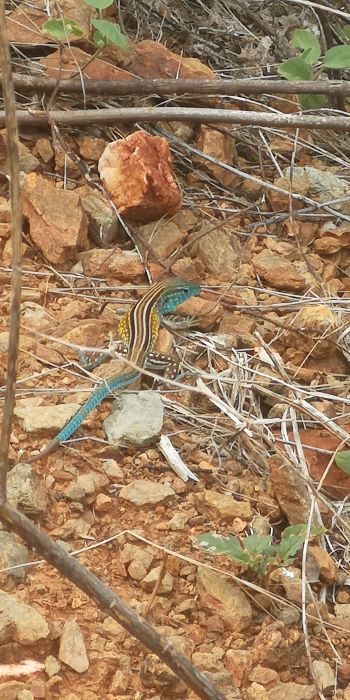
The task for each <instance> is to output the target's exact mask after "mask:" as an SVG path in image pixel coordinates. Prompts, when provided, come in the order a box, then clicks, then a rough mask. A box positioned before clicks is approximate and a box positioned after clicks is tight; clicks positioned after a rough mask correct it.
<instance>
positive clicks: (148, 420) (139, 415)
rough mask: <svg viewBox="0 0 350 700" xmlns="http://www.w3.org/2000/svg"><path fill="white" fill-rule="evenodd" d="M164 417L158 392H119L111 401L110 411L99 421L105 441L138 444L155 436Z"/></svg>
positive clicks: (140, 445) (147, 441) (160, 427)
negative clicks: (104, 432) (112, 401)
mask: <svg viewBox="0 0 350 700" xmlns="http://www.w3.org/2000/svg"><path fill="white" fill-rule="evenodd" d="M163 420H164V405H163V402H162V398H161V396H160V394H159V393H158V391H152V390H151V389H150V390H149V391H140V392H139V393H137V394H122V395H121V396H120V398H119V399H118V401H115V402H114V403H113V407H112V413H111V414H110V416H108V418H106V420H105V421H104V423H103V428H104V430H105V431H106V435H107V438H108V442H110V443H111V444H112V445H119V443H120V442H121V441H123V442H127V443H130V444H132V445H136V446H137V447H142V446H143V445H146V444H147V443H149V442H150V440H152V439H153V438H155V437H156V436H157V435H159V433H160V431H161V429H162V427H163Z"/></svg>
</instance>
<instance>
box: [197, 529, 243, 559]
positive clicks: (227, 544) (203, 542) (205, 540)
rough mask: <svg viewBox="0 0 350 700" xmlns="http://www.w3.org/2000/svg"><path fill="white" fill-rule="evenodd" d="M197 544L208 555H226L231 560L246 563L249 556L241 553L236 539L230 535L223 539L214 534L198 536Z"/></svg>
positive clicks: (221, 536) (222, 536)
mask: <svg viewBox="0 0 350 700" xmlns="http://www.w3.org/2000/svg"><path fill="white" fill-rule="evenodd" d="M197 543H198V544H199V546H200V547H202V548H203V549H205V551H206V552H208V554H215V555H220V554H221V555H222V554H227V556H229V557H230V558H231V559H234V560H236V561H242V562H244V563H247V560H248V559H249V556H248V555H247V554H246V553H245V552H243V550H242V547H241V545H240V543H239V541H238V539H237V537H233V536H232V535H228V536H227V537H224V535H218V534H216V533H215V532H211V533H207V534H203V535H199V537H198V538H197Z"/></svg>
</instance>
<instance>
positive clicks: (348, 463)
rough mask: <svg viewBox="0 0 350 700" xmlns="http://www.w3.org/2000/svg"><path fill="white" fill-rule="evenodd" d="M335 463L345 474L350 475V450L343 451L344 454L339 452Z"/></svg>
mask: <svg viewBox="0 0 350 700" xmlns="http://www.w3.org/2000/svg"><path fill="white" fill-rule="evenodd" d="M334 461H335V463H336V465H337V467H339V469H341V470H342V472H345V474H350V450H343V452H337V454H336V455H335V457H334Z"/></svg>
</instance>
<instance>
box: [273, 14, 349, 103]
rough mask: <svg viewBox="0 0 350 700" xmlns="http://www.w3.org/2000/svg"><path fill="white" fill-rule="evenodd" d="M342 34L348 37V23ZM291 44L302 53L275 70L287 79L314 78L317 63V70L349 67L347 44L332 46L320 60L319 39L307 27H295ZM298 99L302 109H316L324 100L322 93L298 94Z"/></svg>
mask: <svg viewBox="0 0 350 700" xmlns="http://www.w3.org/2000/svg"><path fill="white" fill-rule="evenodd" d="M343 36H344V38H345V39H348V38H350V25H345V27H343ZM291 44H292V46H293V47H294V48H296V49H301V50H302V53H301V54H300V55H299V56H296V57H295V58H289V59H288V60H287V61H284V62H283V63H281V64H280V65H279V66H278V68H277V72H278V73H279V75H281V76H282V77H283V78H286V79H287V80H290V81H292V80H314V79H315V73H317V64H319V70H321V69H322V68H340V69H341V68H342V69H347V68H350V45H349V44H340V45H339V46H333V47H332V48H331V49H329V50H328V51H326V53H325V55H324V57H323V59H321V61H320V58H321V47H320V44H319V41H318V39H317V37H316V36H315V35H314V34H313V33H312V32H310V31H309V30H308V29H295V31H294V32H293V35H292V40H291ZM316 77H317V76H316ZM298 99H299V102H300V104H301V106H302V107H303V109H317V108H319V107H322V105H324V103H325V101H326V98H325V96H324V95H298Z"/></svg>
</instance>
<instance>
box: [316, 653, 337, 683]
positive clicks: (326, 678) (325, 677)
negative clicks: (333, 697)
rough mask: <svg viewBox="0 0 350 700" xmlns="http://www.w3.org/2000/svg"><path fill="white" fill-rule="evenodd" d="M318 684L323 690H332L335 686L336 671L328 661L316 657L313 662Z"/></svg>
mask: <svg viewBox="0 0 350 700" xmlns="http://www.w3.org/2000/svg"><path fill="white" fill-rule="evenodd" d="M312 668H313V671H314V674H315V678H316V681H317V685H318V686H319V687H320V689H321V690H330V689H333V688H334V686H335V673H334V671H333V669H332V667H331V666H330V665H329V664H328V663H327V661H322V660H321V659H315V660H314V661H313V662H312Z"/></svg>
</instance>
